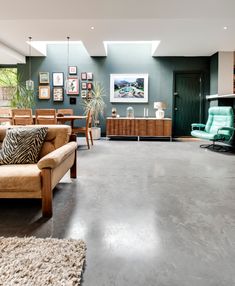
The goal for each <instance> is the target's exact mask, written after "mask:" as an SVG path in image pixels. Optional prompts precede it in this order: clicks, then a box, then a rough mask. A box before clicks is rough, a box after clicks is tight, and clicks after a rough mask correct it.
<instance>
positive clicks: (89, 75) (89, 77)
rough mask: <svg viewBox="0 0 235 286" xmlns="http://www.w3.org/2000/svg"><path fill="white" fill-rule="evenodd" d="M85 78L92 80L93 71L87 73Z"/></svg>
mask: <svg viewBox="0 0 235 286" xmlns="http://www.w3.org/2000/svg"><path fill="white" fill-rule="evenodd" d="M87 80H93V73H92V72H88V73H87Z"/></svg>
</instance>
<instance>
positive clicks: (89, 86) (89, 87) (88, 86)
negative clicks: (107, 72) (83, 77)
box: [87, 82, 93, 90]
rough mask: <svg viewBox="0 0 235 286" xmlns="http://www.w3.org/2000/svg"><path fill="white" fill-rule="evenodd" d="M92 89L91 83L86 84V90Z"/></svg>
mask: <svg viewBox="0 0 235 286" xmlns="http://www.w3.org/2000/svg"><path fill="white" fill-rule="evenodd" d="M92 87H93V85H92V83H91V82H88V83H87V89H88V90H91V89H92Z"/></svg>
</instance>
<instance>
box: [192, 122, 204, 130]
mask: <svg viewBox="0 0 235 286" xmlns="http://www.w3.org/2000/svg"><path fill="white" fill-rule="evenodd" d="M191 127H192V130H194V128H199V129H201V128H202V129H204V128H205V127H206V125H205V124H202V123H192V124H191Z"/></svg>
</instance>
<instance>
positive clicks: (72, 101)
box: [69, 97, 77, 104]
mask: <svg viewBox="0 0 235 286" xmlns="http://www.w3.org/2000/svg"><path fill="white" fill-rule="evenodd" d="M69 103H70V104H76V103H77V98H76V97H70V99H69Z"/></svg>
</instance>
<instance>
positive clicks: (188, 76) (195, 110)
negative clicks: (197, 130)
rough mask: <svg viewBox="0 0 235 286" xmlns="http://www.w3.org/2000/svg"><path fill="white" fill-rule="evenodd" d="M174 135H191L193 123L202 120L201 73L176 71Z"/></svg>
mask: <svg viewBox="0 0 235 286" xmlns="http://www.w3.org/2000/svg"><path fill="white" fill-rule="evenodd" d="M174 82H175V88H174V104H173V105H174V126H173V135H174V136H190V132H191V124H192V123H199V122H200V121H201V113H202V112H201V75H200V74H199V73H175V80H174Z"/></svg>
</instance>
